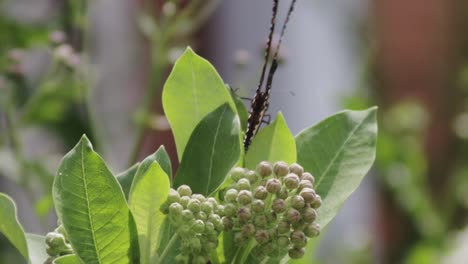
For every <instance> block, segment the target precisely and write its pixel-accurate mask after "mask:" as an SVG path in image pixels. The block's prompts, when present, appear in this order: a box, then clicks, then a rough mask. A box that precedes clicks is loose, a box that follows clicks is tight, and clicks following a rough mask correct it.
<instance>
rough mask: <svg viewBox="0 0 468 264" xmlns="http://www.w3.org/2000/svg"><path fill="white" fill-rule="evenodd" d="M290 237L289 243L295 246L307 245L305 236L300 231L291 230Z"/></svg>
mask: <svg viewBox="0 0 468 264" xmlns="http://www.w3.org/2000/svg"><path fill="white" fill-rule="evenodd" d="M290 238H291V243H293V244H294V246H296V247H305V246H306V245H307V237H306V235H305V234H304V232H302V231H297V230H296V231H293V232H292V233H291V237H290Z"/></svg>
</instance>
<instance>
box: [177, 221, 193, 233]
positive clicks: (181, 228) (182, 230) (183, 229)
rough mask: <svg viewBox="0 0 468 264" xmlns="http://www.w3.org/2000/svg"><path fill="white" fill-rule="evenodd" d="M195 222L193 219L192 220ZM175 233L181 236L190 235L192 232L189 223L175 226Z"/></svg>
mask: <svg viewBox="0 0 468 264" xmlns="http://www.w3.org/2000/svg"><path fill="white" fill-rule="evenodd" d="M194 222H195V221H194ZM177 233H178V234H179V235H180V236H182V237H187V236H191V235H192V234H193V232H192V228H191V227H190V225H181V226H179V227H178V228H177Z"/></svg>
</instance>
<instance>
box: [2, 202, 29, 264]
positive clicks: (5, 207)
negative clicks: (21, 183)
mask: <svg viewBox="0 0 468 264" xmlns="http://www.w3.org/2000/svg"><path fill="white" fill-rule="evenodd" d="M0 218H1V221H0V232H1V233H2V234H3V235H4V236H5V237H6V238H7V239H8V240H9V241H10V242H11V244H12V245H13V246H15V247H16V249H18V251H19V252H20V253H21V255H23V257H24V258H25V259H29V254H28V245H27V243H26V236H25V234H24V230H23V227H22V226H21V224H20V223H19V221H18V217H17V214H16V205H15V202H14V201H13V200H12V199H11V198H10V197H9V196H7V195H6V194H3V193H0Z"/></svg>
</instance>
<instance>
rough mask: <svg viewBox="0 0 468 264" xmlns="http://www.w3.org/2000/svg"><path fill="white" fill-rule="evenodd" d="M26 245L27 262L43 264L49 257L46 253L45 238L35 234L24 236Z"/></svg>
mask: <svg viewBox="0 0 468 264" xmlns="http://www.w3.org/2000/svg"><path fill="white" fill-rule="evenodd" d="M26 241H27V243H28V252H29V261H30V262H31V264H44V263H45V261H46V260H47V258H49V255H47V252H46V243H45V237H44V236H39V235H35V234H26Z"/></svg>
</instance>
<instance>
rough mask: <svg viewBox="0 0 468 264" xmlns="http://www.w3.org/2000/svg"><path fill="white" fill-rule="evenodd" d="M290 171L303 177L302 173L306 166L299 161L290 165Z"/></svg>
mask: <svg viewBox="0 0 468 264" xmlns="http://www.w3.org/2000/svg"><path fill="white" fill-rule="evenodd" d="M289 171H290V172H292V173H295V174H296V175H297V176H299V177H301V176H302V173H304V168H303V167H302V166H301V165H299V164H297V163H293V164H291V165H290V166H289Z"/></svg>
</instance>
